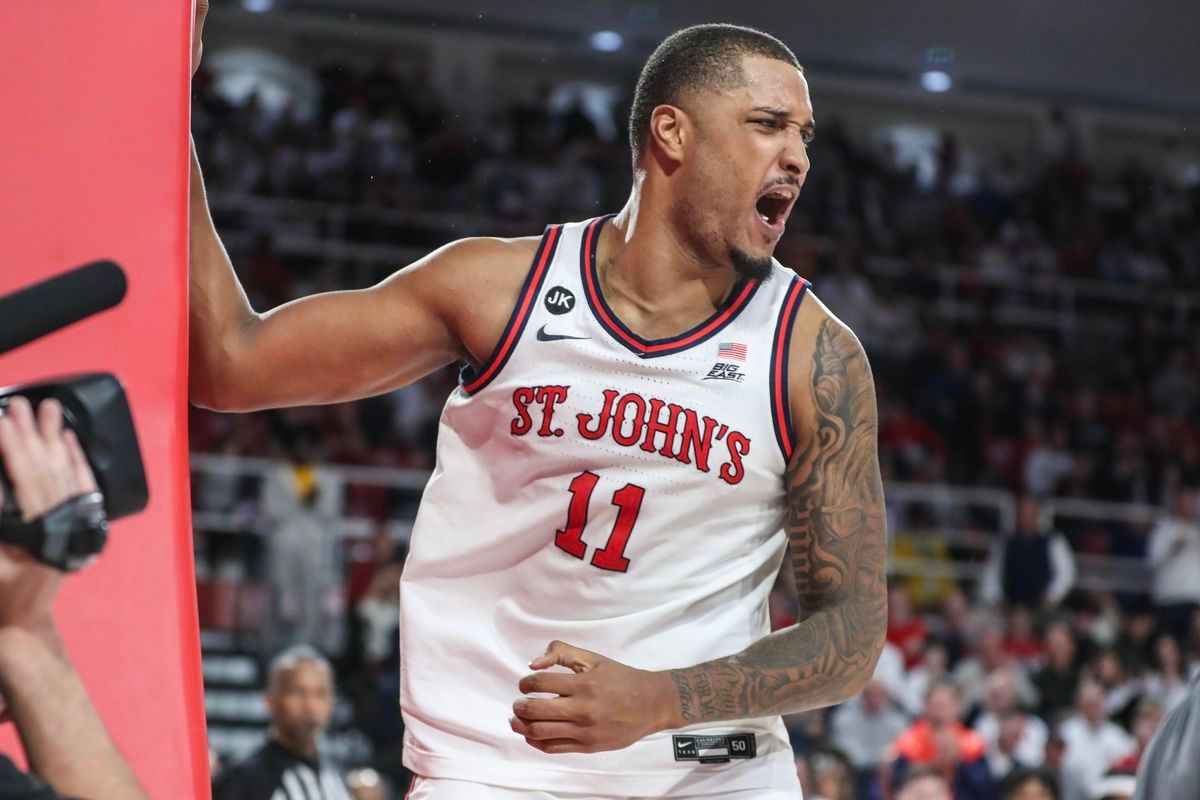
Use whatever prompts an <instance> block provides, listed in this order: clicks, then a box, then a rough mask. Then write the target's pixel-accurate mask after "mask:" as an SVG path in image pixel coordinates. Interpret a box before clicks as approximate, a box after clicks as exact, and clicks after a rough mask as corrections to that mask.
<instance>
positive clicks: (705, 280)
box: [596, 182, 738, 338]
mask: <svg viewBox="0 0 1200 800" xmlns="http://www.w3.org/2000/svg"><path fill="white" fill-rule="evenodd" d="M645 183H646V182H643V186H644V185H645ZM596 272H597V274H598V276H599V280H600V287H601V290H602V291H603V292H604V297H605V300H607V301H608V303H609V305H611V306H612V307H613V310H614V311H616V312H617V314H618V315H619V316H620V317H621V319H622V321H623V322H624V323H625V324H626V325H629V326H630V327H631V328H633V329H634V330H636V331H637V332H638V333H640V334H642V335H643V336H647V337H650V338H659V337H663V336H671V335H674V334H677V333H680V332H682V331H684V330H687V329H688V328H689V327H691V326H693V325H695V324H698V323H699V322H701V321H703V320H704V319H705V318H706V317H708V316H709V315H710V314H712V313H713V311H715V310H716V309H717V308H719V307H720V306H721V304H722V303H723V302H724V301H725V299H726V298H727V297H728V296H729V293H730V291H731V290H732V288H733V286H734V284H735V283H736V282H737V279H738V275H737V273H736V272H735V270H734V269H733V266H732V265H730V264H728V263H715V262H714V261H713V260H712V259H711V258H708V257H707V256H705V255H704V254H702V253H700V252H699V251H698V249H697V248H696V247H695V245H694V243H692V242H689V241H688V240H687V237H686V236H684V235H683V234H682V233H681V232H680V231H679V230H678V229H677V228H676V226H675V225H674V220H673V219H672V217H671V214H670V210H669V207H668V206H667V205H666V203H665V202H664V201H663V200H662V199H659V198H657V197H656V196H655V194H654V193H652V192H649V191H646V192H643V190H642V187H635V188H634V190H633V192H632V193H631V194H630V196H629V200H628V202H626V204H625V207H624V208H622V209H621V211H620V213H619V214H617V216H616V217H614V218H613V219H612V220H611V222H610V223H609V224H608V225H606V226H605V227H604V229H603V230H602V231H601V234H600V241H599V243H598V244H597V247H596Z"/></svg>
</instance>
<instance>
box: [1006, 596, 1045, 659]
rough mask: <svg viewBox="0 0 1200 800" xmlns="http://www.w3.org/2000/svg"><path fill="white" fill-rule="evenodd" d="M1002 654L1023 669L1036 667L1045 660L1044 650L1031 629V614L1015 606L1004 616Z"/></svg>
mask: <svg viewBox="0 0 1200 800" xmlns="http://www.w3.org/2000/svg"><path fill="white" fill-rule="evenodd" d="M1004 652H1006V653H1008V654H1009V655H1010V656H1012V657H1013V658H1014V659H1016V660H1017V661H1018V662H1019V663H1021V664H1023V665H1024V666H1025V667H1027V668H1028V667H1037V666H1038V665H1039V664H1041V663H1042V661H1043V660H1044V659H1045V655H1046V648H1045V645H1043V644H1042V641H1041V639H1040V638H1039V637H1038V635H1037V633H1036V632H1035V631H1034V629H1033V612H1032V611H1030V609H1029V607H1028V606H1025V605H1021V604H1016V605H1013V606H1011V607H1010V608H1009V609H1008V613H1007V614H1005V631H1004Z"/></svg>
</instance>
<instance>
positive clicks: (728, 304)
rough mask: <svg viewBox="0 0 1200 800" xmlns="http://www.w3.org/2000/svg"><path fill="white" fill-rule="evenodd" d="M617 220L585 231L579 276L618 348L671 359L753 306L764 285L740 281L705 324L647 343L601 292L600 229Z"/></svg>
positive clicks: (594, 310) (593, 224)
mask: <svg viewBox="0 0 1200 800" xmlns="http://www.w3.org/2000/svg"><path fill="white" fill-rule="evenodd" d="M614 216H616V215H615V214H608V215H606V216H603V217H598V218H597V219H595V220H594V221H592V222H591V223H589V224H588V227H587V229H586V230H585V231H584V234H583V241H582V242H581V244H580V247H579V272H580V277H581V278H582V281H583V295H584V297H586V298H587V301H588V306H589V307H590V308H591V309H592V316H594V317H595V318H596V321H597V322H599V323H600V327H602V328H604V329H605V330H606V331H608V333H609V334H611V335H612V337H613V339H615V340H616V341H617V343H618V344H620V345H622V346H623V347H624V348H625V349H626V350H628V351H629V352H631V353H633V354H634V355H636V356H638V357H639V358H657V357H659V356H669V355H671V354H673V353H678V352H680V351H683V350H687V349H688V348H689V347H695V346H696V345H698V344H701V343H703V342H707V341H708V340H709V339H711V338H713V337H714V336H716V335H717V334H718V333H720V332H721V330H722V329H723V328H724V327H725V326H726V325H728V324H729V323H730V322H733V320H734V319H736V318H737V315H738V314H740V313H741V311H742V309H744V308H745V307H746V306H748V305H749V304H750V301H751V300H752V299H753V298H754V294H755V292H757V291H758V287H759V286H761V285H762V281H756V280H752V279H749V278H739V279H738V281H737V283H735V284H734V286H733V290H732V291H731V292H730V293H729V297H728V298H726V300H725V302H724V303H722V305H721V307H720V308H718V309H717V310H716V311H714V312H713V314H712V316H710V317H709V318H708V319H706V320H705V321H704V322H701V323H700V324H699V325H697V326H695V327H694V328H692V329H691V330H687V331H684V332H683V333H681V334H679V335H678V336H671V337H669V338H666V339H643V338H642V337H641V336H638V335H637V334H636V333H634V332H633V331H631V330H629V328H627V327H626V326H625V323H623V322H621V319H620V318H619V317H618V316H617V315H616V314H614V313H613V310H612V309H611V308H609V306H608V301H606V300H605V299H604V293H603V292H601V291H600V277H599V275H598V274H597V273H596V243H597V241H599V238H600V229H601V228H603V227H604V223H605V222H607V221H608V220H610V219H612V218H613V217H614Z"/></svg>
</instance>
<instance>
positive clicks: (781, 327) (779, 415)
mask: <svg viewBox="0 0 1200 800" xmlns="http://www.w3.org/2000/svg"><path fill="white" fill-rule="evenodd" d="M807 290H808V281H806V280H804V279H803V278H801V277H800V276H799V275H797V276H796V277H795V278H792V283H791V285H790V286H789V287H788V290H787V294H785V295H784V296H783V303H782V305H780V308H779V321H778V322H776V323H775V336H774V337H773V338H772V340H771V421H772V422H773V423H774V426H775V441H777V442H779V449H780V450H781V451H782V452H783V459H784V461H787V462H789V463H790V462H791V460H792V450H793V449H794V443H793V440H792V409H791V406H790V404H789V403H788V361H789V359H788V352H789V350H790V348H789V347H788V343H789V342H791V340H792V326H793V325H794V324H795V322H796V312H797V310H799V308H800V303H801V302H803V301H804V293H805V292H806V291H807Z"/></svg>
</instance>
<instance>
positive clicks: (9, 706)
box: [0, 398, 146, 800]
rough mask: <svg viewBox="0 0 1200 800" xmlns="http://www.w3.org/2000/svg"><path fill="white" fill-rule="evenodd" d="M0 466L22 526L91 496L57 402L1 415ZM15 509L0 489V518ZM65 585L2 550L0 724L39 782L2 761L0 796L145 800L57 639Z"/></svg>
mask: <svg viewBox="0 0 1200 800" xmlns="http://www.w3.org/2000/svg"><path fill="white" fill-rule="evenodd" d="M0 462H3V464H4V465H5V467H6V468H7V474H8V476H9V479H10V480H11V482H12V487H13V488H12V492H13V495H14V496H15V500H16V503H17V505H19V506H20V509H21V512H22V518H23V519H24V520H25V521H27V522H32V521H34V520H36V519H38V518H40V517H42V516H43V515H44V514H45V513H46V512H48V511H50V510H51V509H53V508H55V507H56V506H59V505H61V504H63V503H65V502H67V501H68V500H70V499H71V498H73V497H76V496H78V495H82V494H86V493H89V492H93V491H95V490H96V480H95V477H94V476H93V475H92V471H91V468H90V467H89V466H88V464H87V461H86V459H85V457H84V455H83V452H82V451H81V450H80V447H79V442H78V441H77V440H76V439H75V436H74V434H69V435H68V434H64V433H63V422H62V408H61V406H60V405H59V404H58V402H57V401H55V400H44V401H42V403H41V404H40V405H39V407H38V409H37V414H36V417H35V414H34V412H33V409H32V408H31V407H30V404H29V402H28V401H26V400H25V399H24V398H15V399H13V400H12V401H11V402H10V403H9V404H8V406H7V407H6V408H4V409H0ZM13 500H14V497H12V496H10V497H6V496H5V492H4V489H3V487H2V486H0V510H3V509H4V508H5V504H6V503H9V504H11V503H12V502H13ZM63 577H64V576H63V574H62V573H61V572H59V571H58V570H56V569H53V568H51V567H48V566H45V565H44V564H41V563H39V562H37V561H35V560H33V558H32V556H30V555H29V553H27V552H26V551H25V550H22V549H20V548H18V547H16V546H14V545H9V544H0V718H4V717H6V716H7V717H8V718H9V719H11V721H12V722H14V723H15V724H16V729H17V733H18V734H19V735H20V737H21V741H22V743H23V744H24V746H25V755H26V756H27V757H28V759H29V763H30V766H31V767H32V769H33V770H35V771H36V773H37V776H38V777H37V778H34V777H32V776H30V775H26V774H25V773H23V772H20V771H19V770H18V769H17V768H16V766H15V765H14V764H13V763H12V762H11V761H10V760H9V759H8V758H7V757H5V756H4V755H3V754H0V797H6V798H20V800H59V797H60V796H59V794H57V792H61V793H62V794H63V795H68V796H71V797H75V798H79V800H84V799H85V798H86V799H87V800H145V797H146V795H145V793H144V792H143V791H142V789H141V787H140V786H139V785H138V782H137V778H135V777H134V775H133V772H132V770H130V768H129V764H127V763H126V761H125V758H124V757H123V756H122V755H121V753H120V751H119V750H117V747H116V745H115V744H113V741H112V739H111V738H110V737H109V735H108V732H107V731H106V730H105V729H104V723H103V722H102V721H101V720H100V717H99V715H98V714H97V713H96V709H95V707H94V706H93V705H92V702H91V700H90V699H89V698H88V695H87V690H86V689H85V688H84V686H83V682H82V681H80V679H79V675H77V674H76V672H75V669H74V667H72V665H71V662H70V660H69V659H68V658H67V654H66V651H65V650H64V649H63V644H62V641H61V640H60V639H59V633H58V626H57V625H56V624H55V621H54V617H53V615H52V609H53V605H54V598H55V596H56V595H57V594H58V590H59V587H60V586H61V585H62V581H63ZM114 622H115V621H114ZM43 781H44V783H43Z"/></svg>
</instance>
